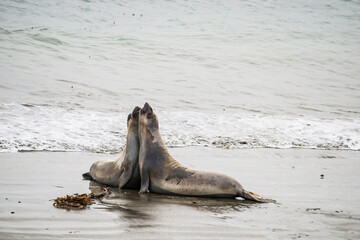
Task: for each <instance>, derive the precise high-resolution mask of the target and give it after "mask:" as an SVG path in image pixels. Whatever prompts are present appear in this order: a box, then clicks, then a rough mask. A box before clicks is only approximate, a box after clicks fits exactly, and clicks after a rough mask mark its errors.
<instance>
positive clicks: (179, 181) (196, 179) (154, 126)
mask: <svg viewBox="0 0 360 240" xmlns="http://www.w3.org/2000/svg"><path fill="white" fill-rule="evenodd" d="M138 129H139V141H140V151H139V168H140V176H141V187H140V191H139V193H146V192H153V193H159V194H167V195H182V196H196V197H220V198H236V197H241V198H244V199H247V200H253V201H257V202H275V201H274V200H272V199H270V198H266V197H262V196H260V195H258V194H255V193H252V192H249V191H246V190H245V189H244V188H243V187H242V186H241V184H240V183H239V182H238V181H236V180H235V179H234V178H232V177H229V176H226V175H224V174H221V173H214V172H207V171H196V170H192V169H189V168H187V167H185V166H183V165H181V164H180V163H179V162H177V161H176V160H175V159H174V158H173V157H172V156H171V155H170V153H169V152H168V150H167V148H166V146H165V144H164V142H163V140H162V138H161V136H160V132H159V122H158V119H157V116H156V115H155V113H154V112H153V110H152V108H151V107H150V105H149V104H148V103H145V105H144V107H143V108H142V109H141V110H140V114H139V128H138Z"/></svg>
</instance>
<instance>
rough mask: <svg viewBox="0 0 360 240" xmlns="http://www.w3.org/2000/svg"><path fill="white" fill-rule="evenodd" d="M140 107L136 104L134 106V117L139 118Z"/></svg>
mask: <svg viewBox="0 0 360 240" xmlns="http://www.w3.org/2000/svg"><path fill="white" fill-rule="evenodd" d="M140 109H141V108H140V107H138V106H136V107H135V108H134V110H133V111H132V113H131V115H132V118H137V117H138V116H139V111H140Z"/></svg>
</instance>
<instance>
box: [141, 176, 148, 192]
mask: <svg viewBox="0 0 360 240" xmlns="http://www.w3.org/2000/svg"><path fill="white" fill-rule="evenodd" d="M149 186H150V177H149V175H148V174H147V173H143V174H141V186H140V191H139V193H147V192H149Z"/></svg>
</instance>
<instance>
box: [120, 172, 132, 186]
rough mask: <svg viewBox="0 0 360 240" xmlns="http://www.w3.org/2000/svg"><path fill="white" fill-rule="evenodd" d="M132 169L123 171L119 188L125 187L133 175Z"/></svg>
mask: <svg viewBox="0 0 360 240" xmlns="http://www.w3.org/2000/svg"><path fill="white" fill-rule="evenodd" d="M132 172H133V171H132V169H125V170H123V171H122V173H121V176H120V178H119V188H123V187H124V186H125V185H126V184H127V183H128V182H129V180H130V178H131V176H132Z"/></svg>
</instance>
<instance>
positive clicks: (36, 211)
mask: <svg viewBox="0 0 360 240" xmlns="http://www.w3.org/2000/svg"><path fill="white" fill-rule="evenodd" d="M169 150H170V151H171V153H172V154H173V156H174V157H175V158H176V159H177V160H178V161H180V162H181V163H183V164H184V165H186V166H188V167H191V168H194V169H202V170H210V171H217V172H222V173H225V174H228V175H230V176H232V177H234V178H235V179H237V180H238V181H239V182H240V183H241V184H242V185H243V186H244V188H246V189H248V190H250V191H253V192H256V193H258V194H261V195H264V196H267V197H271V198H273V199H276V200H277V201H278V203H277V204H272V203H269V204H258V203H253V202H250V201H242V200H226V199H201V198H185V197H170V196H163V195H157V194H146V195H139V194H138V193H137V192H136V191H131V190H117V189H111V190H112V194H111V195H110V196H108V197H106V198H104V199H102V200H101V201H98V202H97V203H96V204H94V205H91V206H90V207H89V208H88V209H85V210H65V209H57V208H54V207H53V206H52V204H53V201H52V199H55V198H56V197H60V196H65V195H66V194H74V193H90V189H89V188H90V187H91V186H90V185H92V184H91V183H90V182H89V181H85V180H82V176H81V174H82V173H83V172H85V171H88V169H89V167H90V165H91V164H92V163H93V162H94V161H96V160H98V159H104V158H108V159H116V158H117V157H118V155H104V154H94V153H81V152H66V153H62V152H60V153H49V152H29V153H2V154H0V239H298V238H302V239H360V200H359V198H360V174H359V173H360V161H359V159H360V153H359V152H356V151H321V150H297V149H291V150H281V149H240V150H225V149H214V148H204V147H201V148H200V147H186V148H171V149H169ZM321 174H323V175H324V178H323V179H321V177H320V176H321Z"/></svg>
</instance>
